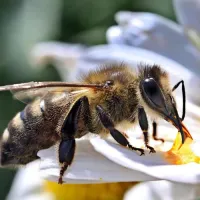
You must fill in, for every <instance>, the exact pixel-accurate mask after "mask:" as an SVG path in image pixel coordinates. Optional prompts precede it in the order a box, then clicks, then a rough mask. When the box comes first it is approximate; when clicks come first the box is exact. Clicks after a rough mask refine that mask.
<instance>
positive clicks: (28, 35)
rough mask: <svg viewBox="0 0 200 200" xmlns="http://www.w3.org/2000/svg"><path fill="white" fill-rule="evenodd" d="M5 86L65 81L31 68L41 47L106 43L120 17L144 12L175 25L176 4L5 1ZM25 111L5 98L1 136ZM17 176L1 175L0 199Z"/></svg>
mask: <svg viewBox="0 0 200 200" xmlns="http://www.w3.org/2000/svg"><path fill="white" fill-rule="evenodd" d="M0 8H1V9H0V27H1V28H0V85H5V84H13V83H20V82H26V81H47V80H53V81H56V80H60V77H59V74H58V73H57V71H56V69H55V68H54V66H53V65H52V64H50V63H49V65H48V67H46V68H34V67H32V65H31V64H30V62H29V55H30V51H31V49H32V47H33V46H34V45H35V44H36V43H38V42H44V41H49V40H56V41H61V42H70V43H82V44H85V45H88V46H89V45H96V44H105V43H106V31H107V29H108V27H110V26H112V25H115V24H116V22H115V20H114V15H115V13H116V12H117V11H121V10H126V11H144V12H152V13H157V14H160V15H162V16H164V17H166V18H168V19H171V20H173V21H176V17H175V14H174V10H173V5H172V0H151V1H149V0H123V1H122V0H109V1H108V0H101V1H97V0H96V1H94V0H56V1H55V0H42V1H41V0H17V1H16V0H0ZM23 107H24V104H22V103H20V102H18V101H14V100H13V98H12V95H11V94H10V93H9V92H4V93H1V94H0V132H1V133H3V131H4V129H5V128H6V126H7V124H8V122H9V120H11V119H12V117H13V116H14V115H15V114H16V112H18V111H19V110H21V109H22V108H23ZM14 176H15V171H14V170H7V169H0V177H1V178H0V199H1V200H3V199H5V197H6V195H7V193H8V191H9V189H10V186H11V184H12V180H13V177H14Z"/></svg>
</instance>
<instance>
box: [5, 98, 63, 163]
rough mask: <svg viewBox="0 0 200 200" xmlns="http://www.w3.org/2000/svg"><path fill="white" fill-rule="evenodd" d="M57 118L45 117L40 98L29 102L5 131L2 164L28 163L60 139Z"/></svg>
mask: <svg viewBox="0 0 200 200" xmlns="http://www.w3.org/2000/svg"><path fill="white" fill-rule="evenodd" d="M55 118H56V116H54V119H52V120H51V118H49V117H48V119H47V118H46V117H45V111H44V110H42V109H41V107H40V100H36V101H35V102H33V103H31V104H28V105H27V106H26V107H25V109H24V110H23V111H21V112H19V113H18V114H17V115H16V116H15V117H14V118H13V119H12V120H11V121H10V123H9V124H8V127H7V129H6V130H5V131H4V133H3V137H2V142H1V143H2V144H1V164H2V165H7V164H26V163H28V162H30V161H32V160H35V159H37V152H38V151H39V150H41V149H45V148H49V147H50V146H52V145H54V144H55V143H56V141H58V140H59V135H58V134H57V133H56V128H55V127H56V120H55ZM57 121H58V120H57Z"/></svg>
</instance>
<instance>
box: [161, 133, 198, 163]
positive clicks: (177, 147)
mask: <svg viewBox="0 0 200 200" xmlns="http://www.w3.org/2000/svg"><path fill="white" fill-rule="evenodd" d="M193 143H194V140H193V139H192V137H190V136H187V137H186V140H185V142H184V144H182V141H181V134H180V132H178V134H177V136H176V139H175V141H174V144H173V146H172V148H171V149H170V150H169V151H167V152H165V158H166V160H167V161H168V162H169V163H171V164H176V165H181V164H187V163H191V162H195V163H200V157H198V156H197V155H195V153H194V152H193V150H192V144H193Z"/></svg>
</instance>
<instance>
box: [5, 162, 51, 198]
mask: <svg viewBox="0 0 200 200" xmlns="http://www.w3.org/2000/svg"><path fill="white" fill-rule="evenodd" d="M39 171H40V160H36V161H33V162H31V163H29V164H27V165H26V167H23V168H21V169H20V170H19V171H18V173H17V175H16V176H15V179H14V182H13V184H12V187H11V190H10V192H9V194H8V196H7V198H6V200H22V199H23V200H33V199H34V200H35V199H38V200H54V197H53V195H52V194H50V193H47V192H44V191H43V185H44V181H43V179H42V178H41V177H40V176H39Z"/></svg>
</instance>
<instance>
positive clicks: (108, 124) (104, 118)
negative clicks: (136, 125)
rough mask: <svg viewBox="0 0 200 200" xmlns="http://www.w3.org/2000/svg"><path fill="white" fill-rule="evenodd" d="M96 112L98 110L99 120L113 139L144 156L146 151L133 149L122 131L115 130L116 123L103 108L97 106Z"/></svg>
mask: <svg viewBox="0 0 200 200" xmlns="http://www.w3.org/2000/svg"><path fill="white" fill-rule="evenodd" d="M96 110H97V113H98V115H99V118H100V120H101V122H102V124H103V125H104V127H105V128H106V129H108V130H109V131H110V134H111V135H112V137H113V138H114V139H115V140H116V141H117V142H118V143H119V144H121V145H122V146H127V147H129V148H130V149H132V150H135V151H139V152H140V153H141V155H143V154H144V150H143V149H141V148H136V147H133V146H132V145H131V144H130V143H129V141H128V140H127V139H126V137H125V136H124V134H122V133H121V132H120V131H118V130H117V129H115V127H114V123H113V122H112V120H111V118H110V117H109V115H108V114H107V113H106V112H105V110H104V109H103V108H102V107H101V106H99V105H97V106H96Z"/></svg>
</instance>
